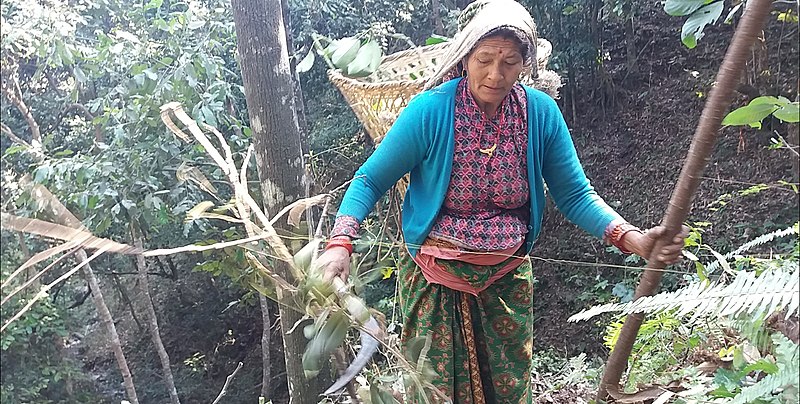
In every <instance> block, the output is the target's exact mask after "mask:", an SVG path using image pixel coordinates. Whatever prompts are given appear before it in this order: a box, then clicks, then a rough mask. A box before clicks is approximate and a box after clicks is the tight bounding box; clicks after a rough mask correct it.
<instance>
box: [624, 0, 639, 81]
mask: <svg viewBox="0 0 800 404" xmlns="http://www.w3.org/2000/svg"><path fill="white" fill-rule="evenodd" d="M633 18H634V15H633V5H632V4H630V2H629V3H628V6H627V10H626V11H625V67H626V70H627V73H626V74H625V75H626V76H628V77H630V76H631V75H635V74H636V73H637V72H638V69H637V67H636V59H637V55H636V53H637V52H636V30H635V29H634V26H633Z"/></svg>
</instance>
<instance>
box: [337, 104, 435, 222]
mask: <svg viewBox="0 0 800 404" xmlns="http://www.w3.org/2000/svg"><path fill="white" fill-rule="evenodd" d="M425 99H426V96H425V95H424V94H421V95H418V96H417V97H415V98H413V99H412V100H411V101H410V102H409V104H408V106H407V107H406V108H404V109H403V111H402V112H401V113H400V115H399V116H398V117H397V120H396V121H395V123H394V124H393V125H392V127H391V128H390V129H389V132H388V133H387V134H386V136H385V137H384V139H383V140H382V141H381V142H380V144H379V145H378V147H377V149H375V151H374V152H373V153H372V155H371V156H370V157H369V158H368V159H367V161H366V162H364V164H363V165H362V166H361V167H360V168H359V169H358V171H356V173H355V175H354V176H353V178H354V179H353V182H352V183H351V184H350V186H349V187H348V188H347V192H345V194H344V199H343V200H342V204H341V205H340V206H339V213H338V215H337V216H342V215H348V216H353V217H355V218H356V219H358V221H359V222H361V221H363V220H364V218H365V217H367V215H368V214H369V212H370V211H371V210H372V208H373V207H374V206H375V203H377V202H378V199H380V198H381V197H382V196H383V195H384V194H385V193H386V191H388V190H389V188H391V187H392V185H394V184H395V183H396V182H397V181H398V180H399V179H400V178H402V177H403V175H405V174H406V173H408V172H409V171H411V169H413V168H414V167H416V166H417V165H418V164H419V163H420V162H421V161H422V159H423V158H424V157H425V155H426V153H427V152H428V149H429V142H428V141H427V138H426V137H425V136H424V131H423V130H422V128H423V124H424V121H423V119H424V118H425V117H424V111H425V106H426V102H425Z"/></svg>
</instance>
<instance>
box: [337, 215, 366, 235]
mask: <svg viewBox="0 0 800 404" xmlns="http://www.w3.org/2000/svg"><path fill="white" fill-rule="evenodd" d="M360 228H361V224H360V223H358V219H356V218H355V217H353V216H348V215H342V216H338V217H336V221H335V222H334V223H333V230H331V235H330V238H334V237H336V236H347V237H350V238H351V239H357V238H358V230H359V229H360Z"/></svg>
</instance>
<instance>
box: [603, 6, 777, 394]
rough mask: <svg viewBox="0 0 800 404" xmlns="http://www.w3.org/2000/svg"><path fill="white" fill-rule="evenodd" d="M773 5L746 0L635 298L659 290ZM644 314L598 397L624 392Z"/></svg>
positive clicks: (627, 332)
mask: <svg viewBox="0 0 800 404" xmlns="http://www.w3.org/2000/svg"><path fill="white" fill-rule="evenodd" d="M770 6H771V2H770V0H752V1H749V2H748V3H747V8H746V10H745V13H744V16H743V17H742V20H741V23H740V25H739V27H738V29H737V30H736V33H735V34H734V36H733V41H732V42H731V44H730V46H729V47H728V51H727V53H726V54H725V58H724V59H723V61H722V66H721V67H720V70H719V72H718V73H717V80H716V83H717V84H716V86H715V87H714V89H713V90H712V91H711V93H710V96H709V99H708V102H707V103H706V105H705V107H704V108H703V113H702V115H701V116H700V122H699V124H698V126H697V129H696V131H695V134H694V137H693V139H692V144H691V146H690V147H689V153H688V155H687V157H686V161H685V163H684V165H683V169H682V170H681V173H680V176H679V178H678V183H677V184H676V185H675V190H674V191H673V193H672V197H671V198H670V201H669V206H668V207H667V212H666V214H665V215H664V218H663V219H662V221H661V224H662V225H663V226H665V227H666V228H667V232H666V234H665V235H664V237H663V238H662V239H660V240H657V241H656V245H655V247H654V248H653V250H652V251H653V252H652V253H651V256H650V257H649V260H648V263H647V269H646V270H645V272H644V274H642V278H641V280H640V282H639V285H638V286H637V287H636V294H635V297H634V298H635V299H638V298H640V297H642V296H650V295H653V294H655V293H656V292H658V287H659V284H660V283H661V276H662V275H663V271H661V270H662V269H664V267H665V265H664V263H662V262H659V261H658V260H657V259H656V257H657V256H658V251H660V250H661V249H662V248H663V246H664V245H665V243H664V240H670V239H672V238H673V237H675V235H676V234H678V232H679V231H680V229H681V224H682V223H683V221H684V220H685V219H686V217H687V216H688V214H689V210H690V209H691V202H692V197H693V196H694V193H695V191H696V190H697V187H698V186H699V185H700V176H701V175H702V173H703V171H704V170H705V167H706V165H707V164H708V160H709V158H710V156H711V151H712V149H713V147H714V144H715V143H716V141H717V135H718V132H719V128H720V124H721V123H722V118H723V117H724V116H725V113H726V111H727V110H728V108H729V107H730V104H731V101H732V99H733V92H734V90H735V89H736V87H737V85H738V84H739V78H740V77H741V74H742V70H743V69H744V66H745V62H746V60H747V57H748V55H749V53H750V49H751V47H752V45H753V43H754V42H755V40H756V38H757V36H758V34H759V33H760V32H761V29H762V27H763V26H764V21H765V19H766V16H767V14H768V13H769V10H770ZM643 320H644V315H643V314H640V313H639V314H632V315H629V316H628V318H627V319H626V320H625V324H624V325H623V326H622V330H621V331H620V334H619V339H618V341H617V344H616V345H615V346H614V350H613V351H611V355H610V357H609V358H608V362H607V363H606V367H605V369H606V370H605V372H604V373H603V379H602V380H601V382H600V388H599V390H598V399H599V400H603V401H605V400H609V399H615V398H619V397H620V396H621V395H622V393H620V386H619V382H620V379H621V378H622V373H623V372H624V371H625V369H626V368H627V364H628V358H629V357H630V354H631V349H632V348H633V344H634V342H635V341H636V335H637V333H638V332H639V327H640V326H641V325H642V321H643Z"/></svg>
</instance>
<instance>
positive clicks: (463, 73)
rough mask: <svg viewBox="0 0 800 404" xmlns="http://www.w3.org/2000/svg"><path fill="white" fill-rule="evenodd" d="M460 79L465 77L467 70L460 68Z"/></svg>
mask: <svg viewBox="0 0 800 404" xmlns="http://www.w3.org/2000/svg"><path fill="white" fill-rule="evenodd" d="M461 77H467V69H466V68H462V69H461Z"/></svg>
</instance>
